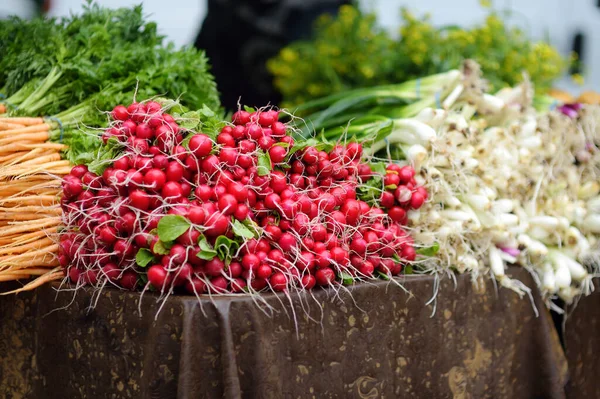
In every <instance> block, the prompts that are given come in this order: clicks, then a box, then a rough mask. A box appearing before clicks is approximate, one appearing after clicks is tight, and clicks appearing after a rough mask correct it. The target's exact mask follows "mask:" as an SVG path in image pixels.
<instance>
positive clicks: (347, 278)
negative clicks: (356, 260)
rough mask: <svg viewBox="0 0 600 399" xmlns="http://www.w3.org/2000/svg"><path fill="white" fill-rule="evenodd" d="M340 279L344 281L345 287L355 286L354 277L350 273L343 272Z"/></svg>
mask: <svg viewBox="0 0 600 399" xmlns="http://www.w3.org/2000/svg"><path fill="white" fill-rule="evenodd" d="M339 278H340V279H341V280H342V284H344V285H352V284H354V277H352V276H351V275H350V274H348V273H344V272H341V273H340V274H339Z"/></svg>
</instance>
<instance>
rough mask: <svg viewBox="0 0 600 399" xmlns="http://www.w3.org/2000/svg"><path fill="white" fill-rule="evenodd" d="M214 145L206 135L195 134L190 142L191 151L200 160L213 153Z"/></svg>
mask: <svg viewBox="0 0 600 399" xmlns="http://www.w3.org/2000/svg"><path fill="white" fill-rule="evenodd" d="M212 146H213V143H212V141H211V140H210V137H208V136H207V135H205V134H195V135H194V136H192V138H191V139H190V142H189V148H190V151H192V152H193V153H194V155H196V156H197V157H198V158H202V157H205V156H207V155H209V154H210V152H211V151H212Z"/></svg>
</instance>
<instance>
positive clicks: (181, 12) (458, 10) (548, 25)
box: [0, 0, 600, 103]
mask: <svg viewBox="0 0 600 399" xmlns="http://www.w3.org/2000/svg"><path fill="white" fill-rule="evenodd" d="M97 2H98V3H99V4H101V5H103V6H108V7H123V6H131V5H134V4H139V3H140V2H141V3H143V5H144V8H145V11H146V12H147V13H148V14H149V15H150V16H151V17H152V19H154V20H155V21H156V22H157V23H158V26H159V30H160V31H161V33H163V34H164V35H166V36H167V37H168V39H170V40H171V41H173V42H175V43H176V44H177V45H186V44H194V43H195V42H196V43H197V45H198V46H199V47H203V48H206V49H207V54H208V56H209V57H210V58H211V61H212V63H213V65H214V66H215V70H214V73H215V74H216V75H217V76H216V78H217V82H218V84H219V87H220V88H221V90H222V92H225V95H227V91H228V89H227V87H226V85H227V82H228V80H227V79H225V78H224V76H225V75H228V76H229V81H230V80H231V79H232V78H231V74H232V71H235V68H234V69H231V68H232V67H233V65H234V64H237V65H241V63H240V62H239V54H232V53H236V52H239V51H241V50H240V49H236V47H235V46H234V47H229V46H227V47H225V48H226V49H227V50H226V51H227V52H229V53H230V54H229V55H227V56H226V57H225V56H222V53H223V50H222V49H223V48H224V47H223V46H217V45H216V42H217V41H218V40H221V39H223V38H220V37H218V36H215V35H216V34H215V32H216V30H215V29H213V31H212V32H208V33H206V32H205V34H204V37H202V35H201V37H198V34H199V32H200V29H201V26H202V23H203V21H204V20H205V17H206V16H207V13H208V11H209V8H210V7H212V11H211V12H212V13H213V14H214V16H213V21H214V22H213V24H212V25H213V28H214V27H215V26H217V25H221V26H222V25H224V24H226V25H227V26H232V27H236V26H238V25H239V22H238V21H239V20H240V19H239V18H238V19H235V18H227V16H224V15H225V14H224V13H227V14H228V13H229V10H231V8H228V7H231V5H232V4H235V7H238V5H239V7H240V9H239V10H237V9H236V12H239V14H240V15H242V14H243V13H244V12H248V13H249V14H248V15H249V16H250V20H251V21H255V20H256V26H260V29H259V30H260V31H261V32H262V35H263V38H264V37H265V35H264V32H265V31H269V29H272V31H273V36H274V37H276V38H277V39H276V40H271V41H270V42H269V43H268V44H264V45H263V47H265V48H263V49H262V50H257V51H258V52H260V51H262V52H263V53H265V54H269V55H271V56H272V55H274V53H275V52H276V51H277V49H276V48H277V47H282V46H283V45H285V44H286V42H289V41H291V40H293V39H297V38H300V37H306V36H308V35H310V25H311V19H314V18H315V17H316V16H317V15H319V14H320V13H322V12H334V10H335V9H336V8H337V6H339V5H340V4H343V3H349V2H347V1H341V0H340V1H335V0H331V1H327V0H321V1H319V0H317V1H310V0H306V1H298V0H287V1H283V0H255V1H249V0H238V1H234V0H170V1H168V2H165V1H164V0H98V1H97ZM286 2H287V3H290V4H292V6H291V7H292V9H294V7H296V9H303V10H304V11H306V12H305V13H304V14H302V15H300V14H297V13H294V16H293V17H292V19H291V20H289V19H288V20H285V21H280V22H282V23H280V24H279V25H278V24H277V23H275V22H274V21H276V20H277V18H278V16H277V14H276V13H273V12H271V10H275V9H277V8H278V7H279V5H280V3H286ZM209 3H210V4H211V5H210V7H209ZM311 3H312V4H311ZM481 3H491V6H492V7H493V9H494V10H496V11H498V12H501V13H502V15H503V17H504V19H505V21H506V23H508V24H509V25H515V26H518V27H519V28H521V29H522V30H523V31H524V32H525V33H526V34H527V35H528V36H530V38H531V39H533V40H545V41H547V42H549V43H550V44H551V45H553V46H554V47H556V48H557V49H558V51H559V52H560V53H561V54H562V55H564V56H568V55H569V54H570V53H571V52H573V51H575V52H577V53H578V54H579V58H580V64H581V69H580V70H577V71H575V72H579V73H580V75H582V76H583V83H582V84H581V81H580V82H579V83H580V84H578V83H575V82H574V81H573V79H571V78H570V76H569V75H568V74H565V76H564V77H563V78H562V79H560V80H559V81H558V82H557V83H556V84H555V87H556V88H558V89H562V90H566V91H569V92H570V93H572V94H573V95H578V94H579V93H580V92H581V91H583V90H587V89H590V90H591V89H595V88H598V87H599V86H600V68H598V67H594V66H595V65H598V63H596V62H595V61H599V62H600V46H595V45H593V43H594V42H593V39H592V38H593V37H598V36H600V1H598V0H571V1H560V0H521V1H517V0H495V1H493V2H489V1H487V2H482V1H481V0H454V1H447V0H419V1H414V0H413V1H402V0H366V1H361V2H359V4H360V7H361V8H362V9H364V10H367V11H374V12H375V13H376V14H377V16H378V20H379V23H380V24H381V25H382V26H384V27H385V28H386V29H388V30H389V31H390V32H391V33H392V34H397V32H398V27H399V23H400V18H399V14H400V8H401V7H402V6H406V7H408V8H409V9H410V10H411V11H412V12H414V13H415V14H416V15H417V16H419V15H423V14H425V13H429V14H430V16H431V22H432V23H433V24H434V25H436V26H444V25H460V26H464V27H469V26H472V25H474V24H477V23H479V24H480V23H481V22H482V21H483V20H484V19H485V17H486V15H487V13H488V11H489V10H486V9H485V8H483V7H482V6H481ZM82 4H83V1H82V0H2V1H0V17H6V16H8V15H12V14H14V15H19V16H21V17H26V18H27V17H31V16H33V15H36V14H37V13H40V12H46V13H47V15H49V16H53V17H56V16H64V15H68V14H69V13H78V12H80V11H81V9H82ZM249 4H252V5H249ZM255 7H259V9H260V10H261V11H260V12H259V11H257V10H256V8H255ZM253 8H254V10H253ZM311 10H312V11H311ZM332 10H333V11H332ZM252 12H255V13H256V14H252ZM261 12H264V13H262V14H260V13H261ZM263 17H264V18H265V21H259V19H260V18H263ZM240 18H242V17H240ZM288 18H289V15H288ZM252 23H254V22H252ZM282 26H285V27H289V26H293V27H294V30H292V31H290V29H287V30H285V31H284V32H281V29H283V28H282ZM238 28H239V26H238ZM232 29H233V28H232ZM278 29H280V30H279V31H278ZM233 34H234V35H233V36H231V37H229V39H230V41H231V40H233V41H235V35H237V37H240V38H244V37H245V36H248V33H247V32H246V31H243V30H238V31H233ZM197 39H198V41H197ZM223 40H224V39H223ZM263 42H264V43H266V42H267V40H263ZM211 43H212V44H214V49H211V48H209V47H210V45H211ZM245 47H247V46H245ZM255 47H256V45H255ZM258 47H261V45H258ZM217 57H222V58H223V61H221V62H220V61H219V60H218V59H217ZM236 57H238V58H236ZM255 58H256V57H255ZM258 58H261V57H258ZM242 64H243V63H242ZM244 66H245V68H246V69H248V70H249V69H253V71H252V72H251V73H250V72H249V71H248V72H249V74H247V75H246V76H243V77H242V76H240V80H241V81H243V80H248V79H251V78H252V77H253V76H255V77H256V79H257V80H260V79H262V80H268V72H267V71H266V69H265V68H263V67H260V66H258V65H256V63H255V64H253V66H252V67H250V66H248V64H245V65H244ZM228 67H229V69H227V68H228ZM255 68H256V70H254V69H255ZM220 75H222V76H220ZM234 79H235V78H234ZM230 83H231V84H234V83H235V84H236V85H238V87H239V82H231V81H230ZM245 90H246V91H247V90H250V88H249V87H246V89H245ZM245 90H241V91H242V92H241V93H237V94H236V95H237V96H239V95H242V94H244V91H245ZM252 90H253V91H255V92H256V91H258V92H260V90H261V89H260V88H256V87H254V88H252ZM262 90H263V91H264V93H263V95H262V97H261V94H260V93H259V94H258V97H259V98H257V99H256V101H257V102H260V101H261V100H263V99H267V100H270V101H276V100H277V99H276V98H274V97H273V95H272V93H269V90H268V89H266V88H263V89H262ZM232 96H233V95H232ZM232 101H234V98H233V97H232V98H230V99H227V98H225V99H224V103H231V102H232Z"/></svg>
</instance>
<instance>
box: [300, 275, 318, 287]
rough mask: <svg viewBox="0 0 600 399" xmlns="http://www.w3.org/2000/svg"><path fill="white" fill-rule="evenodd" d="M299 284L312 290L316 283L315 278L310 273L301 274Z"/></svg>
mask: <svg viewBox="0 0 600 399" xmlns="http://www.w3.org/2000/svg"><path fill="white" fill-rule="evenodd" d="M301 284H302V287H304V288H305V289H307V290H312V289H313V288H314V286H315V285H316V284H317V279H316V278H315V277H314V276H312V275H310V274H306V275H304V276H302V280H301Z"/></svg>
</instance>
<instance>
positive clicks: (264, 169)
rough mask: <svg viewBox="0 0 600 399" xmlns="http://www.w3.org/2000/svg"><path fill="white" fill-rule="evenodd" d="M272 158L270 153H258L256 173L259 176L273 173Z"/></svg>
mask: <svg viewBox="0 0 600 399" xmlns="http://www.w3.org/2000/svg"><path fill="white" fill-rule="evenodd" d="M271 169H272V168H271V157H270V156H269V153H268V152H264V151H259V152H258V162H257V166H256V173H258V175H259V176H266V175H268V174H269V173H271Z"/></svg>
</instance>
